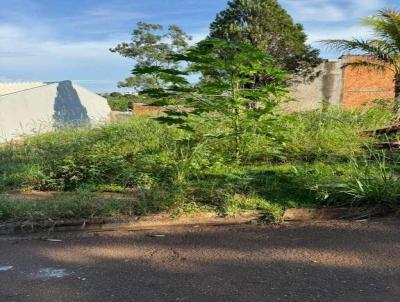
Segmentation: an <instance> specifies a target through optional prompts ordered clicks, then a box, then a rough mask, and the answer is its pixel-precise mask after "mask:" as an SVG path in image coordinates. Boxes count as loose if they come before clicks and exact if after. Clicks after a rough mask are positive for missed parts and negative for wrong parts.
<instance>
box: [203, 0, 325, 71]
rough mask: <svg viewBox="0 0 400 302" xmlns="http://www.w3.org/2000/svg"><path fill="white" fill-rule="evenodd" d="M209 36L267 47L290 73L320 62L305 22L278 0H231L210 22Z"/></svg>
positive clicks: (258, 47) (275, 59) (264, 48)
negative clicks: (299, 20)
mask: <svg viewBox="0 0 400 302" xmlns="http://www.w3.org/2000/svg"><path fill="white" fill-rule="evenodd" d="M210 37H212V38H219V39H226V40H229V41H236V42H243V43H247V44H250V45H252V46H253V47H255V48H257V49H259V50H261V51H264V52H266V53H268V54H269V55H271V56H272V57H273V58H274V61H275V63H276V64H277V65H278V66H279V67H281V68H283V69H284V70H286V71H287V72H290V73H296V74H307V73H309V72H310V71H311V70H312V68H313V67H315V66H316V65H318V64H319V63H320V59H319V51H318V50H316V49H313V48H312V47H311V46H310V45H307V43H306V40H307V35H306V34H305V33H304V30H303V26H302V25H301V24H298V23H294V21H293V19H292V18H291V16H290V15H289V14H288V13H287V12H286V11H285V10H284V9H283V8H282V6H281V5H280V4H279V3H278V1H276V0H232V1H229V2H228V8H227V9H225V10H224V11H222V12H220V13H219V14H218V15H217V17H216V19H215V21H214V22H213V23H212V24H211V26H210Z"/></svg>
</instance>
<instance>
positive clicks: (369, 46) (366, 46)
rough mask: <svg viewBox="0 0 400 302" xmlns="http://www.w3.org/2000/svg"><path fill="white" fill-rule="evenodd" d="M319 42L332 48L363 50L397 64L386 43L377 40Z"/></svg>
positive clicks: (386, 61) (384, 60)
mask: <svg viewBox="0 0 400 302" xmlns="http://www.w3.org/2000/svg"><path fill="white" fill-rule="evenodd" d="M319 43H322V44H324V45H325V46H327V47H328V48H330V49H333V50H337V51H341V52H348V53H350V54H351V53H352V52H354V51H361V52H362V53H363V54H367V55H370V56H373V57H374V58H376V59H378V60H380V61H383V62H385V63H388V64H395V63H396V62H394V60H393V57H392V56H391V54H390V52H388V48H387V45H386V44H381V43H377V42H376V40H361V39H353V40H322V41H319Z"/></svg>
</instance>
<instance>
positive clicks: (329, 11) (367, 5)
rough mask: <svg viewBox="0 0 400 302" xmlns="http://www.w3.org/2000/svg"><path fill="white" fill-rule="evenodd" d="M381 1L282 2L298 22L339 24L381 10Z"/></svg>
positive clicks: (285, 0) (300, 0) (307, 0)
mask: <svg viewBox="0 0 400 302" xmlns="http://www.w3.org/2000/svg"><path fill="white" fill-rule="evenodd" d="M384 2H385V1H382V0H338V1H332V0H312V1H310V0H283V1H282V4H283V5H284V6H285V8H287V9H288V11H289V12H290V13H291V14H292V15H293V16H294V17H295V19H296V21H299V22H324V23H326V22H329V23H334V22H341V21H349V20H354V19H358V18H360V17H362V16H365V15H369V14H371V12H374V11H377V10H379V9H380V8H382V7H383V6H384V5H385V3H384Z"/></svg>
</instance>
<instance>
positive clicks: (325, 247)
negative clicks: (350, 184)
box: [0, 219, 400, 302]
mask: <svg viewBox="0 0 400 302" xmlns="http://www.w3.org/2000/svg"><path fill="white" fill-rule="evenodd" d="M399 227H400V220H397V219H390V220H383V221H375V222H351V223H350V222H320V223H317V222H314V223H297V224H284V225H279V226H274V225H272V226H271V225H268V226H258V225H246V226H220V227H215V226H197V227H196V226H191V227H175V228H164V229H155V230H142V231H123V232H122V231H121V232H102V233H61V234H60V233H59V234H46V235H34V236H22V237H0V251H1V253H0V301H1V302H6V301H7V302H8V301H21V302H22V301H23V302H29V301H34V302H47V301H48V302H54V301H63V302H64V301H65V302H70V301H80V302H81V301H84V302H86V301H89V302H92V301H93V302H103V301H104V302H112V301H206V302H211V301H335V302H338V301H345V302H349V301H352V302H355V301H363V302H365V301H377V302H378V301H379V302H384V301H394V302H395V301H400V232H399V230H400V229H399Z"/></svg>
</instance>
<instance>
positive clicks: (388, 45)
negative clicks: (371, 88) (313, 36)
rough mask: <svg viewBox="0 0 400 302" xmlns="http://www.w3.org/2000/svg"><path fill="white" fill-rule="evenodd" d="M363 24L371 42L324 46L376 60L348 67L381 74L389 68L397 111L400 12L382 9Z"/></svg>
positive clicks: (333, 42) (335, 42) (399, 96)
mask: <svg viewBox="0 0 400 302" xmlns="http://www.w3.org/2000/svg"><path fill="white" fill-rule="evenodd" d="M362 24H363V25H365V26H368V27H370V28H371V30H372V34H373V36H372V38H370V39H367V40H363V39H352V40H325V41H321V42H322V43H324V44H325V45H327V46H329V47H331V48H333V49H337V50H340V51H343V52H353V51H358V52H360V51H361V52H362V53H364V54H367V55H369V56H371V57H372V58H374V59H375V60H365V59H361V60H358V61H356V62H353V63H349V65H351V66H353V67H357V66H358V67H360V66H364V67H369V68H373V69H378V70H385V69H386V68H389V69H391V70H393V72H394V75H395V76H394V93H395V106H394V107H395V111H397V110H398V109H399V104H400V12H398V11H396V10H393V9H383V10H381V11H379V12H378V13H377V14H376V15H375V16H373V17H366V18H364V19H363V20H362Z"/></svg>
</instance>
